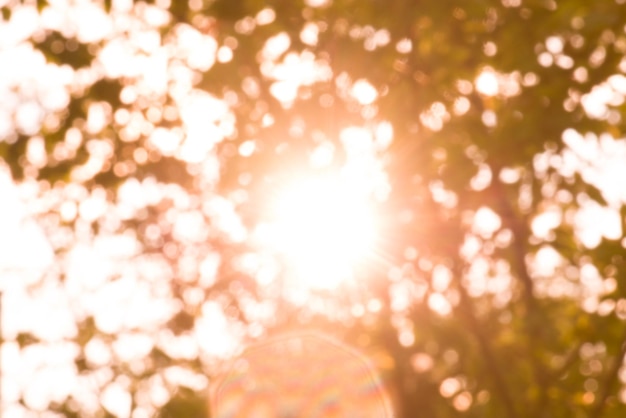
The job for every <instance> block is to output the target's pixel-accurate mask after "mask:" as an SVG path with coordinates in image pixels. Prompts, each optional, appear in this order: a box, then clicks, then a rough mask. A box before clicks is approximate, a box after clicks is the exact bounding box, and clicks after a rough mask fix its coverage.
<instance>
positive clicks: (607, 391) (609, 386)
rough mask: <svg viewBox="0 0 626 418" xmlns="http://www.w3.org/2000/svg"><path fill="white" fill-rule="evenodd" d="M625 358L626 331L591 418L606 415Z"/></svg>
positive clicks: (592, 410) (590, 415)
mask: <svg viewBox="0 0 626 418" xmlns="http://www.w3.org/2000/svg"><path fill="white" fill-rule="evenodd" d="M624 356H626V331H625V332H624V335H623V336H622V339H621V345H620V347H619V352H618V354H617V356H616V357H615V359H614V362H613V364H612V367H611V368H610V369H609V370H608V373H607V375H606V380H605V381H604V384H603V385H602V386H601V387H600V390H599V391H598V397H597V398H596V402H595V404H594V405H593V407H592V409H591V412H590V413H589V418H600V417H601V416H602V414H603V413H604V410H605V408H606V401H607V399H608V397H609V396H610V395H611V393H613V387H614V386H615V383H616V382H617V377H618V374H619V369H620V368H621V367H622V363H623V361H624Z"/></svg>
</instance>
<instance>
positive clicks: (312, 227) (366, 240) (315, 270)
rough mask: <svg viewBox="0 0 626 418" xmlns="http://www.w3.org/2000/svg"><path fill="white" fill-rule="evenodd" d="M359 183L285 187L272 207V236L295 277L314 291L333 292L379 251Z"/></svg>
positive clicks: (308, 182)
mask: <svg viewBox="0 0 626 418" xmlns="http://www.w3.org/2000/svg"><path fill="white" fill-rule="evenodd" d="M361 190H362V188H359V187H358V184H355V180H352V181H348V180H347V179H345V178H343V177H341V176H339V175H337V176H324V177H316V178H308V179H304V180H300V181H293V182H292V183H290V184H288V185H286V186H285V187H283V188H282V189H281V190H279V192H278V193H277V194H276V195H275V197H274V199H273V202H272V204H271V211H272V221H271V223H270V224H269V225H267V227H268V228H267V230H266V232H267V235H268V238H269V240H270V242H271V245H272V247H274V249H275V250H277V251H278V252H279V253H281V254H282V255H284V256H285V257H286V262H287V264H288V266H289V269H290V275H292V276H293V278H296V279H297V280H298V281H300V282H301V283H302V284H303V285H305V286H306V287H310V288H318V289H319V288H323V289H328V288H333V287H336V286H337V285H339V284H341V283H342V282H345V281H346V280H349V279H351V278H352V277H353V271H354V269H355V268H356V267H357V266H358V264H359V263H361V262H362V261H364V260H365V259H366V258H367V257H368V256H369V255H370V254H371V252H372V251H373V250H374V241H375V238H376V232H377V231H376V229H377V228H376V217H375V215H374V210H373V207H372V204H371V202H370V200H369V199H368V196H367V195H366V194H364V193H362V192H361Z"/></svg>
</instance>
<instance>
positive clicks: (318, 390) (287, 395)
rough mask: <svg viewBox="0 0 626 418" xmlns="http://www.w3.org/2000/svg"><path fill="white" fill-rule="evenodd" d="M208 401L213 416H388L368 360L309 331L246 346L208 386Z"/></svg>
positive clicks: (387, 403)
mask: <svg viewBox="0 0 626 418" xmlns="http://www.w3.org/2000/svg"><path fill="white" fill-rule="evenodd" d="M211 406H212V411H213V412H214V413H216V416H217V417H218V418H252V417H258V418H270V417H271V418H276V417H325V418H332V417H337V418H339V417H358V418H391V417H392V414H391V408H390V401H389V398H388V396H387V393H386V391H385V390H384V387H383V385H382V383H381V380H380V378H379V376H378V374H377V373H376V371H375V369H374V368H373V366H372V365H371V363H370V362H369V360H368V359H367V358H366V357H365V356H364V355H362V354H360V353H358V352H356V351H355V350H353V349H352V348H350V347H348V346H346V345H344V344H342V343H340V342H338V341H335V340H333V339H331V338H329V337H326V336H323V335H320V334H315V333H299V334H291V335H285V336H282V337H277V338H274V339H271V340H269V341H266V342H264V343H259V344H257V345H255V346H252V347H250V348H248V349H247V350H246V351H245V352H244V353H243V355H241V356H240V357H239V358H238V359H237V360H235V362H234V363H233V366H232V368H231V369H230V371H229V372H228V373H227V374H226V375H225V376H224V377H223V378H222V379H221V380H220V381H219V382H218V384H217V385H216V386H215V387H214V390H213V396H212V405H211Z"/></svg>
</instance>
